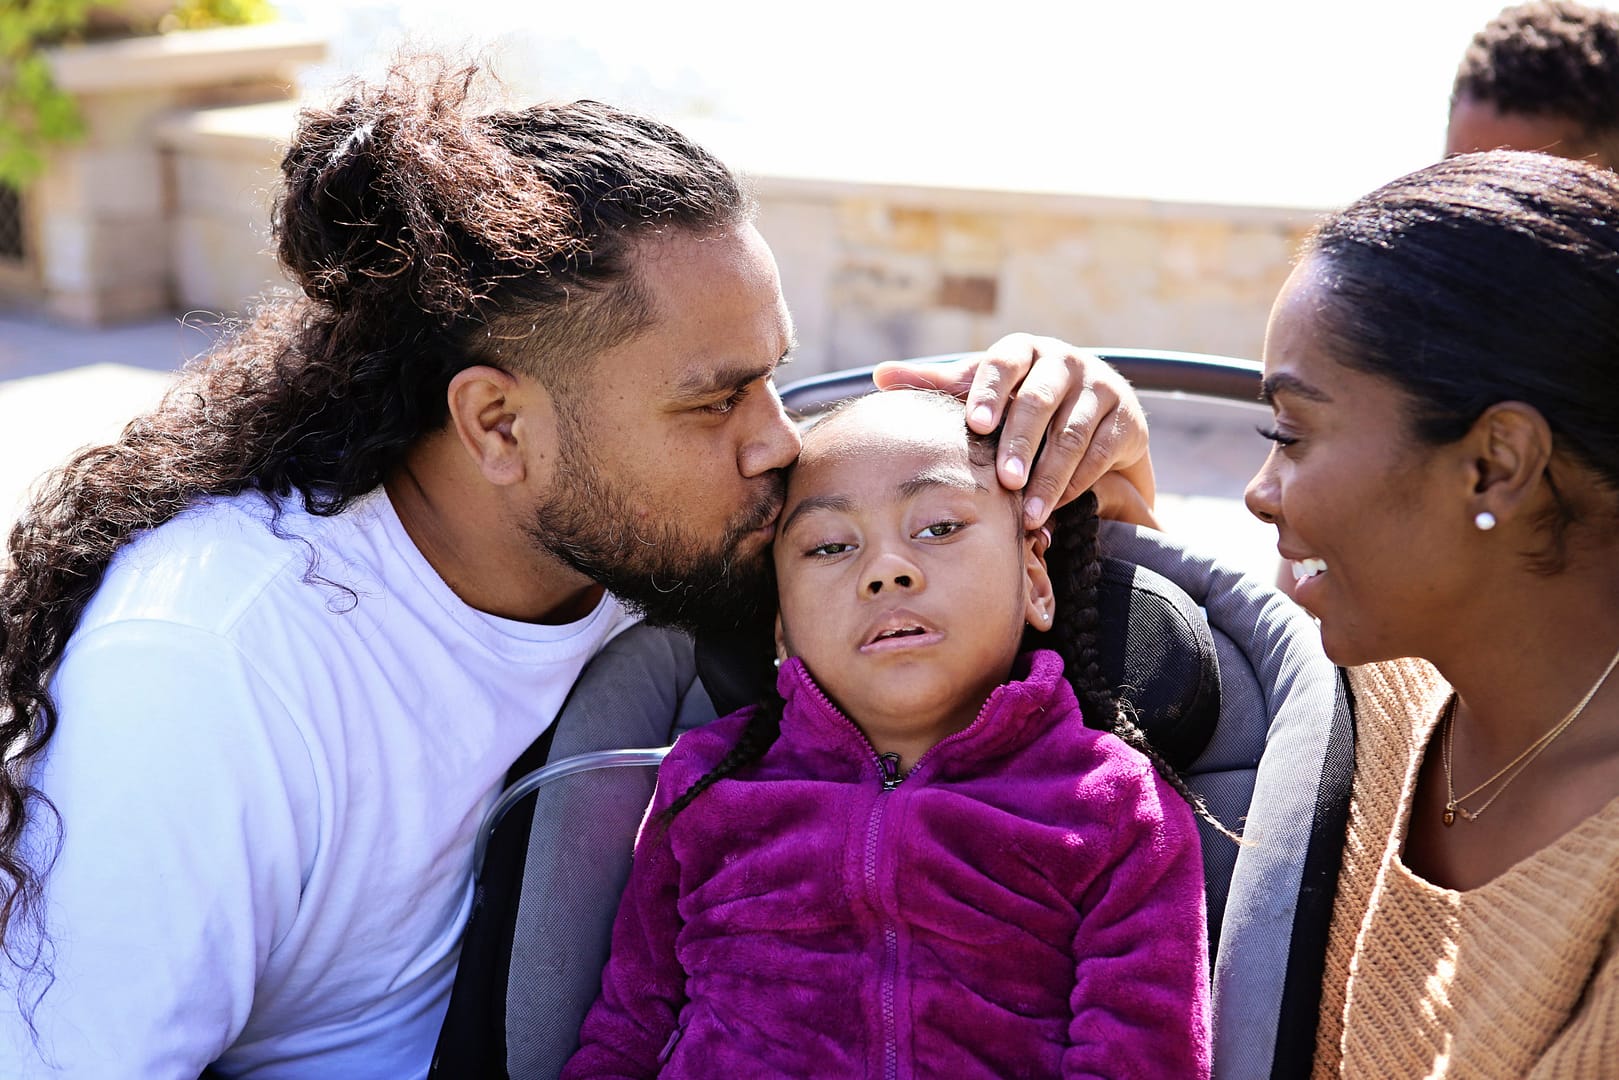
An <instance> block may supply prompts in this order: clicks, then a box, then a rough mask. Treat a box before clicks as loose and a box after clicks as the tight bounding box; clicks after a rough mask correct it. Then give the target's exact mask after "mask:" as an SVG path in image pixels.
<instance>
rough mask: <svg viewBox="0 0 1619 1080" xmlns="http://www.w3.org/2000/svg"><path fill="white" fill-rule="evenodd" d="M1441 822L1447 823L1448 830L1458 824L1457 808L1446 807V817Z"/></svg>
mask: <svg viewBox="0 0 1619 1080" xmlns="http://www.w3.org/2000/svg"><path fill="white" fill-rule="evenodd" d="M1440 820H1441V821H1443V822H1444V823H1445V827H1446V828H1447V829H1448V828H1449V827H1450V826H1452V825H1454V824H1456V808H1455V807H1454V806H1447V807H1445V816H1444V817H1443V818H1440Z"/></svg>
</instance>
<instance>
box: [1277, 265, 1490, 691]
mask: <svg viewBox="0 0 1619 1080" xmlns="http://www.w3.org/2000/svg"><path fill="white" fill-rule="evenodd" d="M1321 298H1322V293H1321V287H1320V286H1319V285H1318V284H1317V281H1316V273H1315V266H1314V264H1313V263H1312V262H1309V261H1307V262H1305V263H1303V264H1301V265H1300V266H1299V267H1298V268H1297V269H1296V270H1295V271H1294V273H1293V275H1292V276H1291V277H1290V278H1289V279H1288V281H1287V284H1286V285H1285V286H1284V287H1283V289H1282V293H1281V295H1280V297H1278V298H1277V301H1276V306H1275V309H1274V310H1273V311H1272V313H1271V321H1270V326H1269V327H1268V329H1267V331H1266V334H1265V381H1264V391H1263V396H1264V397H1265V398H1266V400H1267V401H1268V402H1269V404H1270V406H1271V408H1272V409H1273V410H1274V412H1275V423H1274V430H1273V439H1274V443H1273V445H1272V447H1271V450H1270V455H1269V457H1267V458H1266V460H1265V464H1264V466H1263V467H1262V468H1261V469H1260V470H1259V473H1258V475H1256V476H1255V477H1254V478H1253V480H1252V481H1250V482H1249V484H1248V493H1247V503H1248V508H1249V510H1251V511H1252V512H1253V513H1254V514H1255V515H1257V516H1258V517H1260V518H1261V519H1263V520H1265V521H1267V522H1269V523H1271V524H1273V525H1275V526H1276V532H1277V549H1278V551H1279V552H1280V553H1281V555H1282V558H1284V559H1287V560H1290V561H1291V564H1292V567H1293V572H1294V575H1295V577H1296V578H1297V579H1298V580H1297V582H1296V585H1295V589H1294V598H1295V599H1296V600H1297V601H1298V602H1299V603H1300V604H1301V605H1303V606H1304V608H1305V609H1307V610H1308V611H1309V612H1310V613H1311V614H1312V615H1314V616H1316V617H1317V618H1318V619H1320V620H1321V635H1322V641H1323V643H1324V645H1325V646H1326V651H1327V655H1328V656H1330V657H1332V659H1333V660H1334V661H1336V662H1337V663H1339V664H1361V663H1367V662H1370V661H1373V660H1383V659H1389V658H1392V657H1399V656H1431V655H1433V653H1432V651H1431V649H1432V647H1433V646H1434V645H1435V643H1436V642H1437V641H1438V640H1439V638H1438V637H1436V635H1443V634H1445V633H1447V632H1449V628H1452V627H1453V626H1454V623H1455V621H1456V615H1457V612H1458V611H1460V610H1461V608H1462V606H1463V604H1464V602H1465V597H1466V596H1467V593H1468V592H1469V590H1476V589H1477V588H1479V582H1478V579H1477V577H1476V576H1475V575H1474V572H1473V569H1472V567H1471V564H1470V563H1469V562H1468V559H1467V557H1466V554H1465V553H1466V552H1467V551H1468V549H1469V546H1470V544H1469V533H1470V532H1471V531H1473V530H1474V527H1473V525H1472V515H1471V513H1470V511H1469V509H1468V504H1467V498H1466V496H1467V494H1468V492H1469V491H1470V490H1471V485H1472V484H1473V473H1472V472H1471V471H1470V470H1471V467H1472V462H1471V461H1470V460H1469V459H1468V456H1467V453H1466V450H1465V445H1464V444H1462V443H1458V444H1455V445H1454V446H1440V447H1430V446H1426V445H1423V444H1421V443H1419V442H1418V441H1417V439H1416V438H1415V436H1414V435H1413V434H1412V433H1411V431H1410V426H1409V420H1408V419H1407V405H1408V399H1407V396H1406V394H1405V392H1404V391H1403V390H1401V389H1400V388H1399V387H1398V386H1397V385H1396V384H1394V383H1392V382H1390V381H1389V380H1387V379H1384V378H1380V377H1378V376H1375V375H1371V374H1367V373H1365V372H1362V371H1357V370H1355V369H1353V368H1351V367H1348V366H1347V365H1345V364H1343V363H1341V362H1340V361H1339V360H1338V359H1337V358H1336V357H1335V355H1334V351H1333V350H1334V348H1335V346H1334V345H1333V343H1332V341H1331V339H1329V338H1328V337H1326V336H1325V335H1324V334H1323V333H1322V332H1321V328H1320V324H1321V320H1320V316H1319V314H1318V309H1319V305H1320V301H1321Z"/></svg>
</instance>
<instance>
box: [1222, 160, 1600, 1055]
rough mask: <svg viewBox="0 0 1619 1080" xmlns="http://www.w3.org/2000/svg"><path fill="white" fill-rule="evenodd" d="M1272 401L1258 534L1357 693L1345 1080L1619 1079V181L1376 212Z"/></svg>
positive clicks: (1334, 1001)
mask: <svg viewBox="0 0 1619 1080" xmlns="http://www.w3.org/2000/svg"><path fill="white" fill-rule="evenodd" d="M1263 396H1264V397H1265V398H1266V400H1267V401H1269V403H1270V404H1271V405H1272V407H1273V408H1274V410H1275V427H1274V430H1271V431H1267V432H1264V434H1265V435H1267V437H1269V438H1270V439H1272V440H1273V442H1274V444H1275V445H1274V447H1273V448H1272V450H1271V453H1270V456H1269V458H1268V459H1267V461H1266V463H1265V465H1264V467H1263V468H1262V469H1261V471H1260V473H1259V474H1258V475H1257V476H1256V477H1255V478H1254V480H1253V481H1252V483H1251V484H1250V485H1249V489H1248V505H1249V508H1250V509H1251V510H1252V511H1253V512H1254V513H1255V514H1257V515H1258V516H1259V517H1261V518H1263V519H1264V520H1265V521H1267V522H1270V523H1272V524H1274V525H1275V526H1276V528H1277V533H1278V548H1279V550H1280V552H1281V554H1282V556H1283V557H1284V558H1286V559H1289V560H1292V561H1293V563H1294V566H1295V574H1296V575H1297V576H1298V578H1299V580H1298V584H1297V588H1296V598H1297V599H1298V601H1299V602H1300V603H1301V604H1302V605H1303V606H1304V607H1305V608H1307V609H1308V610H1309V611H1310V612H1311V613H1313V614H1314V615H1316V616H1317V617H1318V618H1319V619H1320V621H1321V630H1322V637H1323V640H1324V643H1325V646H1326V649H1327V652H1328V654H1329V655H1330V656H1331V657H1332V658H1333V660H1334V661H1336V662H1337V663H1339V664H1344V665H1358V666H1357V667H1356V668H1355V670H1354V671H1353V672H1352V674H1351V678H1352V683H1353V688H1354V693H1355V703H1356V740H1357V745H1356V773H1355V788H1354V803H1353V806H1352V809H1351V813H1350V824H1349V833H1348V838H1347V844H1346V847H1345V853H1344V863H1343V870H1342V873H1341V876H1340V878H1339V885H1338V896H1337V901H1336V907H1335V913H1334V919H1333V926H1332V931H1331V937H1330V940H1329V944H1328V956H1327V968H1326V971H1327V974H1326V986H1325V989H1324V993H1323V999H1322V1018H1321V1025H1320V1029H1319V1033H1318V1045H1317V1053H1316V1075H1317V1076H1322V1077H1324V1076H1339V1075H1342V1076H1353V1077H1391V1076H1441V1075H1453V1076H1468V1077H1497V1076H1499V1077H1522V1076H1531V1077H1553V1076H1559V1077H1560V1076H1569V1077H1573V1076H1579V1077H1595V1076H1609V1075H1615V1074H1616V1073H1615V1070H1616V1069H1619V798H1616V796H1619V677H1610V676H1611V673H1612V671H1613V669H1614V666H1615V660H1616V659H1619V653H1616V650H1619V602H1616V601H1619V178H1616V177H1615V175H1614V174H1613V173H1611V172H1607V171H1604V170H1600V169H1598V168H1595V167H1592V166H1590V165H1586V164H1583V163H1580V162H1573V161H1565V160H1562V159H1558V158H1553V157H1548V156H1542V155H1537V154H1523V153H1511V152H1492V153H1487V154H1470V155H1466V156H1462V157H1456V158H1451V159H1449V160H1447V161H1444V162H1441V163H1440V164H1437V165H1434V166H1431V167H1429V168H1427V169H1424V170H1421V171H1420V172H1417V173H1414V174H1412V175H1410V176H1407V177H1405V178H1403V179H1401V180H1397V181H1395V182H1394V183H1392V184H1389V185H1388V186H1386V187H1384V188H1382V189H1380V190H1378V191H1376V192H1374V193H1372V194H1371V195H1369V196H1367V197H1366V198H1364V199H1362V200H1360V201H1359V202H1357V203H1355V204H1354V205H1353V206H1351V207H1349V208H1348V209H1347V210H1345V211H1343V212H1342V213H1340V214H1338V215H1336V216H1335V217H1334V218H1332V219H1331V220H1329V221H1328V222H1327V223H1325V224H1324V225H1323V226H1322V227H1321V228H1320V229H1319V230H1318V231H1317V233H1316V234H1315V235H1314V236H1313V237H1312V238H1311V240H1310V241H1309V242H1308V244H1307V245H1306V248H1305V252H1304V254H1303V257H1302V258H1301V260H1300V262H1299V264H1298V266H1297V268H1296V269H1295V270H1294V272H1293V274H1292V276H1291V277H1290V278H1289V279H1288V282H1287V284H1286V285H1285V286H1284V288H1283V290H1282V293H1281V296H1280V297H1279V298H1278V300H1277V302H1276V307H1275V310H1274V311H1273V313H1272V316H1271V323H1270V327H1269V330H1268V332H1267V336H1266V342H1265V381H1264V391H1263ZM1402 657H1405V658H1420V659H1400V658H1402Z"/></svg>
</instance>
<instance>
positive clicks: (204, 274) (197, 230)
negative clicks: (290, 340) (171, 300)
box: [174, 214, 287, 315]
mask: <svg viewBox="0 0 1619 1080" xmlns="http://www.w3.org/2000/svg"><path fill="white" fill-rule="evenodd" d="M269 245H270V237H269V232H268V229H267V227H266V226H263V225H262V224H261V225H259V226H257V227H251V226H248V225H247V224H245V223H244V222H242V221H239V220H236V219H233V218H222V217H213V216H209V215H206V214H185V215H182V216H180V217H179V218H178V219H177V220H176V221H175V222H174V280H175V293H176V300H177V301H178V303H179V305H180V307H181V308H182V309H183V310H186V311H209V312H214V313H216V314H220V315H236V314H239V313H240V312H241V311H242V310H243V309H244V308H245V307H246V306H247V305H248V303H249V302H251V301H252V300H254V299H256V298H257V297H258V296H260V295H261V294H263V293H264V292H266V291H267V290H269V289H271V288H274V287H277V286H282V285H286V284H287V279H286V278H285V277H284V276H283V275H282V273H281V267H280V264H279V263H277V262H276V260H275V257H274V255H272V254H271V252H270V250H269Z"/></svg>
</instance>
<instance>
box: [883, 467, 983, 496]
mask: <svg viewBox="0 0 1619 1080" xmlns="http://www.w3.org/2000/svg"><path fill="white" fill-rule="evenodd" d="M936 487H948V488H956V489H958V490H960V491H988V490H989V489H988V488H987V487H985V486H984V485H983V484H981V483H979V482H978V479H977V478H976V477H975V476H973V475H972V474H971V473H969V472H967V471H966V470H965V469H952V468H942V469H928V470H926V471H924V472H921V473H918V474H917V475H915V476H913V477H911V478H910V479H909V480H902V481H900V483H899V493H900V495H901V496H902V497H904V498H907V499H908V498H910V497H911V496H912V495H917V494H920V493H921V492H924V491H927V490H928V489H929V488H936Z"/></svg>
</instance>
